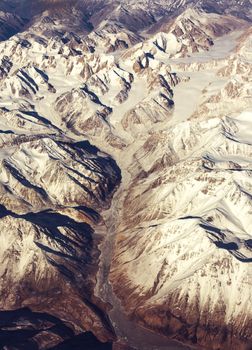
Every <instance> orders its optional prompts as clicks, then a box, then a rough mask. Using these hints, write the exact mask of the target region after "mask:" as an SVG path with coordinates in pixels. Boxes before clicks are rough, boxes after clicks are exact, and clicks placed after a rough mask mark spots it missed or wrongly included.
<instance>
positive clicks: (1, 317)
mask: <svg viewBox="0 0 252 350" xmlns="http://www.w3.org/2000/svg"><path fill="white" fill-rule="evenodd" d="M0 347H1V348H4V349H8V350H14V349H20V350H35V349H39V348H43V349H48V350H49V349H51V350H64V349H73V350H74V349H75V350H81V349H87V350H110V349H112V345H111V344H110V343H101V342H99V341H98V340H97V338H96V337H95V336H94V335H93V334H92V333H90V332H86V333H82V334H79V335H75V334H74V332H73V330H72V329H71V328H70V327H69V326H67V325H65V324H64V323H63V322H62V321H61V320H60V319H58V318H57V317H54V316H51V315H50V314H46V313H38V312H32V311H31V310H30V309H28V308H23V309H19V310H15V311H1V312H0Z"/></svg>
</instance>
